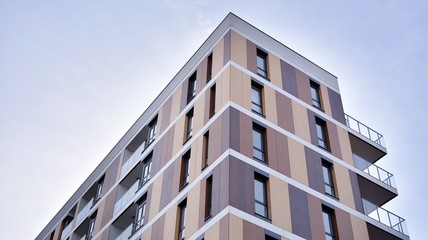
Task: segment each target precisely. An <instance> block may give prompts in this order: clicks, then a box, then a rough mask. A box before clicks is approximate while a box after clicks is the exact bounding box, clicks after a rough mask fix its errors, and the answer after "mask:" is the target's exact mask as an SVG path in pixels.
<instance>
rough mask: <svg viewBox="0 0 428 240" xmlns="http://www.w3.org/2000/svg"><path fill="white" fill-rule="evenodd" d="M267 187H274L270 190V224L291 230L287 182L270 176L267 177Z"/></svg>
mask: <svg viewBox="0 0 428 240" xmlns="http://www.w3.org/2000/svg"><path fill="white" fill-rule="evenodd" d="M269 189H274V190H272V191H270V203H271V213H272V224H274V225H275V226H278V227H281V228H282V229H285V230H287V231H289V232H291V231H292V229H291V214H290V213H291V211H290V196H289V194H288V184H287V183H285V182H283V181H281V180H279V179H278V178H276V177H272V176H271V177H270V178H269ZM278 190H280V191H278Z"/></svg>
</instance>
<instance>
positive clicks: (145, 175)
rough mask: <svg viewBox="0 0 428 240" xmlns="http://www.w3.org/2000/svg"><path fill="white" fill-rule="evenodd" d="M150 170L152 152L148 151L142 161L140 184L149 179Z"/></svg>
mask: <svg viewBox="0 0 428 240" xmlns="http://www.w3.org/2000/svg"><path fill="white" fill-rule="evenodd" d="M151 172H152V153H150V154H149V155H148V156H147V157H146V159H144V161H143V175H142V177H141V181H140V186H139V187H142V186H143V185H144V184H146V182H148V181H149V180H150V173H151Z"/></svg>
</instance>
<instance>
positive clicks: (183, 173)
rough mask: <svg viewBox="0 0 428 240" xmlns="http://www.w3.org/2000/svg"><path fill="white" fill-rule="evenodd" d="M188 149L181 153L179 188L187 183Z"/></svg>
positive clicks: (188, 172) (188, 170)
mask: <svg viewBox="0 0 428 240" xmlns="http://www.w3.org/2000/svg"><path fill="white" fill-rule="evenodd" d="M189 164H190V150H189V151H187V152H186V154H184V155H183V158H182V159H181V173H180V189H182V188H183V187H184V186H186V185H187V183H189V174H190V168H189Z"/></svg>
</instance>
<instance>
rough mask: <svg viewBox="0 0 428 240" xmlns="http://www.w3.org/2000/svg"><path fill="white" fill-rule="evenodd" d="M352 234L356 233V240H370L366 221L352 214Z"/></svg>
mask: <svg viewBox="0 0 428 240" xmlns="http://www.w3.org/2000/svg"><path fill="white" fill-rule="evenodd" d="M349 216H350V217H351V224H352V232H353V233H354V239H355V240H369V232H368V230H367V224H366V222H365V221H364V220H362V219H360V218H357V217H355V216H354V215H352V214H350V215H349Z"/></svg>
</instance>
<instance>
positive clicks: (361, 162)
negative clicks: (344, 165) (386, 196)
mask: <svg viewBox="0 0 428 240" xmlns="http://www.w3.org/2000/svg"><path fill="white" fill-rule="evenodd" d="M353 157H354V163H355V167H356V168H358V169H360V170H361V171H363V172H365V173H367V174H368V175H370V176H372V177H374V178H376V179H377V180H379V181H381V182H383V183H385V184H386V185H388V186H390V187H392V188H395V189H397V186H396V185H395V180H394V175H392V173H390V172H388V171H386V170H384V169H383V168H381V167H378V166H376V165H374V164H372V163H370V162H369V161H367V160H365V159H364V158H362V157H360V156H358V155H356V154H355V153H354V154H353Z"/></svg>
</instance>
